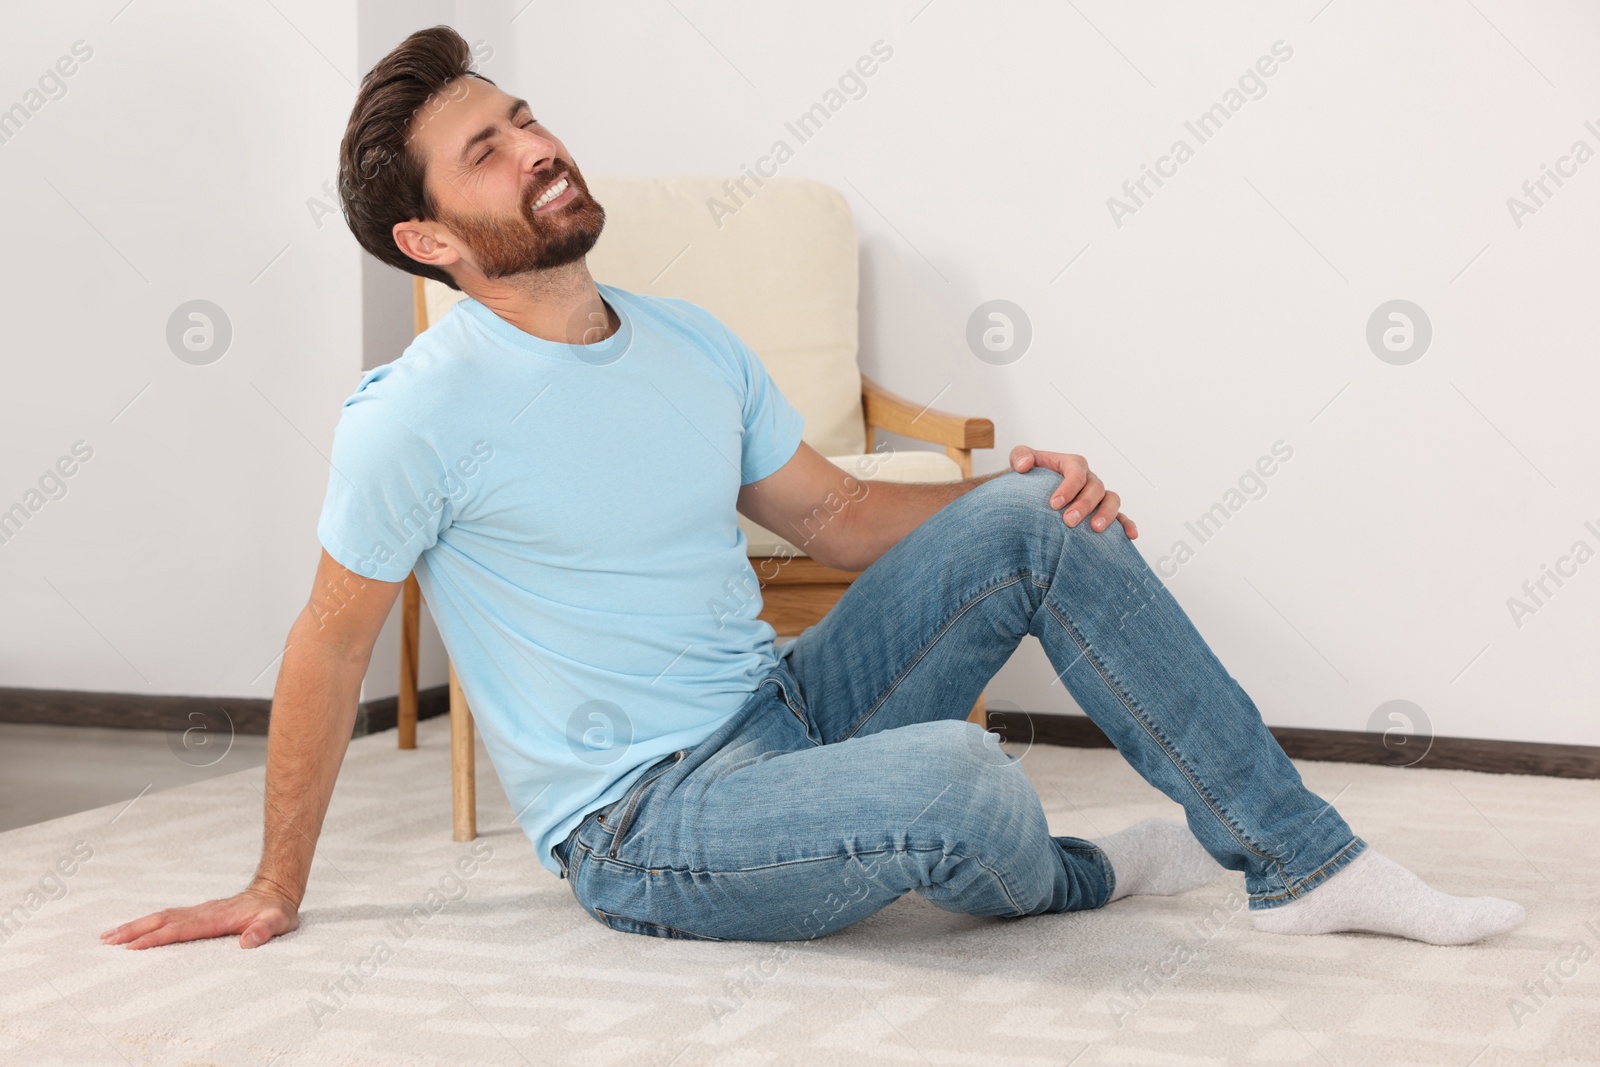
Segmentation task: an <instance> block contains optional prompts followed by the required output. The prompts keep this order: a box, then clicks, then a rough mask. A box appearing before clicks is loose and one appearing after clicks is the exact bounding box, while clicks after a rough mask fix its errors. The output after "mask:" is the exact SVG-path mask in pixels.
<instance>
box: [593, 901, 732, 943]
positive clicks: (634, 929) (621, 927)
mask: <svg viewBox="0 0 1600 1067" xmlns="http://www.w3.org/2000/svg"><path fill="white" fill-rule="evenodd" d="M594 914H595V917H596V918H598V919H599V920H600V921H601V922H603V923H605V924H606V925H607V926H609V927H610V928H611V929H613V930H615V931H617V932H618V933H622V934H643V935H644V936H646V937H671V938H677V939H678V940H681V941H725V940H727V939H726V938H722V937H711V936H710V935H708V934H691V933H690V932H689V931H687V930H679V929H678V928H677V927H675V926H663V925H661V924H660V923H647V922H643V921H641V920H639V919H629V918H627V917H625V916H622V915H613V914H611V913H610V912H609V911H601V910H600V909H599V908H596V909H594Z"/></svg>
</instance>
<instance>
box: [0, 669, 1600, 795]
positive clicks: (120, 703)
mask: <svg viewBox="0 0 1600 1067" xmlns="http://www.w3.org/2000/svg"><path fill="white" fill-rule="evenodd" d="M399 705H400V702H399V699H398V698H397V697H385V698H383V699H381V700H369V701H367V702H365V703H363V704H362V705H361V706H360V707H359V708H358V709H357V711H356V721H355V727H354V729H353V730H351V734H350V736H352V737H365V736H366V735H367V734H375V733H377V732H378V731H380V730H392V729H394V726H395V722H396V720H397V718H398V712H399ZM271 707H272V702H271V701H268V700H255V699H240V698H234V697H184V696H145V695H143V694H135V693H92V692H82V691H76V690H66V689H13V688H4V687H0V722H27V723H50V724H55V725H66V726H110V727H115V728H117V729H126V730H188V729H191V728H194V727H196V726H201V727H204V728H206V729H222V728H224V723H231V724H232V726H233V730H234V732H235V733H240V734H265V733H266V732H267V717H268V714H269V712H270V711H271ZM449 710H450V690H449V687H448V686H443V685H440V686H434V687H433V688H431V689H424V690H422V691H421V692H420V693H418V694H417V718H418V719H431V718H433V717H434V716H436V715H443V714H445V713H446V712H448V711H449ZM989 728H990V729H992V730H994V731H996V732H997V733H999V734H1000V736H1001V737H1003V738H1005V739H1006V740H1007V741H1019V742H1028V741H1030V740H1031V741H1033V742H1035V743H1038V744H1045V745H1066V746H1069V747H1072V748H1112V747H1115V746H1113V745H1112V744H1111V739H1110V738H1108V737H1106V735H1105V734H1104V733H1102V732H1101V731H1100V728H1099V727H1098V726H1096V725H1095V724H1094V723H1093V722H1091V721H1090V720H1089V718H1088V717H1087V716H1084V715H1057V714H1049V715H1029V714H1027V713H1025V712H1019V711H996V712H993V713H991V714H990V716H989ZM1271 729H1272V735H1273V736H1274V737H1276V738H1277V739H1278V744H1280V745H1282V746H1283V750H1284V751H1285V752H1287V753H1288V754H1289V755H1290V756H1292V757H1294V758H1295V759H1311V760H1332V761H1334V762H1337V763H1376V764H1383V765H1386V766H1391V767H1423V768H1428V769H1431V770H1463V771H1485V772H1487V773H1489V774H1541V775H1546V776H1549V777H1553V778H1600V747H1597V746H1591V745H1546V744H1539V743H1537V742H1531V741H1486V740H1482V739H1480V738H1471V737H1435V738H1432V739H1431V741H1430V740H1429V739H1427V738H1411V739H1409V740H1408V741H1407V742H1406V745H1405V747H1404V748H1403V749H1402V748H1400V747H1399V746H1396V747H1394V748H1387V747H1385V744H1384V737H1383V735H1381V734H1376V733H1363V732H1360V731H1356V730H1310V729H1305V728H1302V727H1286V726H1274V727H1272V728H1271ZM1413 746H1415V747H1413ZM1419 752H1420V753H1421V755H1420V756H1419V755H1418V753H1419Z"/></svg>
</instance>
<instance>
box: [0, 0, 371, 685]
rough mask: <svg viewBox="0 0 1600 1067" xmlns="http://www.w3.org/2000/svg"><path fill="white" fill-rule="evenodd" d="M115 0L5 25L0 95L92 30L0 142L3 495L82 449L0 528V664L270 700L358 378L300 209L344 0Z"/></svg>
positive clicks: (312, 230)
mask: <svg viewBox="0 0 1600 1067" xmlns="http://www.w3.org/2000/svg"><path fill="white" fill-rule="evenodd" d="M124 3H125V0H107V2H97V3H77V4H54V5H19V6H15V7H13V8H11V9H9V10H8V11H7V12H6V13H5V15H4V26H5V32H4V33H3V34H0V69H4V70H5V71H6V72H7V75H6V78H5V79H4V80H3V81H0V101H3V102H0V107H9V106H10V105H11V104H12V103H14V102H22V103H24V105H25V106H27V104H28V98H27V97H26V96H25V92H26V90H27V89H28V88H29V87H30V86H36V85H37V78H38V76H39V75H40V74H42V73H43V72H44V71H46V69H47V68H49V67H50V66H51V65H52V64H53V63H54V62H55V61H56V60H57V58H58V57H60V56H63V55H69V54H70V53H71V49H72V46H73V44H74V42H77V41H82V42H84V43H85V45H86V48H87V50H92V55H91V56H90V58H89V59H88V60H87V61H85V62H83V63H82V64H81V66H79V67H78V68H77V69H76V71H75V73H74V74H73V75H72V77H70V78H68V79H66V80H65V86H66V92H65V93H64V95H59V98H58V99H48V97H47V96H46V97H45V98H42V99H38V100H36V102H38V103H41V104H42V106H40V107H38V109H37V111H36V113H33V114H31V115H30V116H29V117H28V118H27V120H26V122H25V124H24V125H23V126H22V127H21V129H20V131H17V132H16V133H15V135H14V136H11V137H10V139H9V140H7V141H6V142H5V143H4V144H0V199H3V200H4V202H5V203H6V205H7V210H6V212H5V216H4V221H3V222H0V226H3V228H4V233H5V242H4V243H5V249H6V253H7V254H6V256H5V263H4V267H3V268H0V270H3V272H4V286H5V292H6V307H7V311H8V314H7V326H8V332H7V337H6V341H5V344H4V352H5V357H4V360H5V368H4V387H3V392H0V442H3V444H0V508H5V507H10V506H11V505H12V504H14V503H17V502H19V501H24V500H26V499H27V493H28V491H29V490H30V488H36V487H37V484H38V480H39V478H40V477H41V475H43V474H44V472H45V471H46V469H47V468H48V467H49V466H50V465H51V464H53V463H54V462H55V461H56V460H57V459H58V458H59V457H61V456H62V455H65V454H68V453H69V451H70V449H71V446H72V445H73V443H74V442H76V441H80V440H81V441H84V442H86V443H87V446H88V447H89V448H92V450H93V457H92V458H91V459H90V460H88V461H87V462H86V463H84V464H83V465H82V466H81V467H80V468H78V469H76V470H75V473H74V474H73V476H72V477H71V478H70V479H67V480H66V482H65V485H66V490H67V491H66V493H65V495H64V496H61V497H60V498H59V499H55V500H49V501H48V502H46V503H44V504H43V506H42V507H40V508H39V510H38V511H37V513H35V514H32V515H31V517H29V519H28V521H27V523H26V525H25V526H23V528H22V529H21V530H20V531H18V532H16V533H15V535H14V536H12V537H11V538H10V540H9V541H8V542H7V543H5V544H0V588H3V603H4V606H5V610H4V612H0V684H4V685H13V686H28V687H39V688H76V689H90V690H102V691H117V692H133V693H150V694H167V693H185V694H195V695H239V696H268V695H270V693H271V691H272V686H273V683H274V681H275V678H276V666H275V663H274V661H275V659H276V657H277V656H278V654H279V653H280V651H281V650H282V647H283V642H284V638H285V635H286V633H287V632H288V629H289V625H290V623H291V622H292V621H293V619H294V616H295V615H296V613H298V612H299V610H300V608H301V607H302V605H303V604H304V603H305V601H306V597H307V594H308V593H309V591H310V587H311V579H312V575H313V573H314V570H315V567H316V562H317V555H318V546H317V540H316V532H315V524H316V519H317V515H318V513H319V511H320V508H321V503H322V490H323V487H324V486H325V485H326V479H327V471H328V467H327V460H326V458H325V456H326V454H327V450H328V446H329V443H330V441H331V439H332V433H333V427H334V424H335V422H336V420H337V418H338V412H339V402H340V400H342V399H343V397H344V396H346V395H347V394H348V393H349V392H350V391H351V389H352V388H353V387H354V385H355V382H356V380H357V378H358V376H359V374H360V370H361V286H360V275H359V268H360V259H359V250H358V249H357V247H356V245H355V242H354V240H353V239H352V238H351V237H350V234H349V231H348V230H347V229H346V227H345V226H344V223H343V221H342V219H340V218H339V217H338V215H337V214H334V215H331V216H324V217H322V218H321V219H320V222H321V225H320V226H319V225H318V222H319V219H318V217H317V216H316V214H315V213H314V212H313V211H312V210H310V209H309V208H308V201H310V200H313V199H321V198H323V196H324V194H323V190H322V187H323V183H324V182H330V183H331V180H332V179H333V178H334V174H335V169H336V164H337V147H338V142H339V137H340V135H341V134H342V133H343V130H344V124H345V120H346V117H347V115H348V112H349V106H350V101H351V100H352V98H353V95H354V83H355V81H356V79H357V78H358V76H359V72H358V71H357V69H356V66H357V64H356V19H355V8H354V5H353V4H341V5H327V4H319V3H314V2H312V0H275V4H276V8H275V7H274V6H273V5H268V4H227V5H217V4H204V3H199V2H192V0H191V2H187V3H181V2H173V0H163V2H162V3H149V2H144V3H136V4H134V5H132V6H129V7H126V8H124V6H123V5H124ZM47 88H52V89H53V88H54V86H53V85H51V86H47ZM330 187H331V186H330ZM197 298H198V299H205V300H209V301H211V302H213V303H214V304H216V305H217V306H219V307H220V308H221V309H222V311H223V314H224V315H225V316H226V318H227V320H228V322H229V323H230V324H231V329H232V340H231V342H230V344H229V346H228V348H227V350H226V352H225V353H223V354H222V356H221V358H219V359H216V360H215V361H214V362H210V363H208V364H205V365H194V364H190V363H186V362H183V361H181V360H180V359H178V358H177V357H176V356H175V355H174V353H173V351H171V350H170V349H169V346H168V341H167V323H168V318H169V316H170V315H171V314H172V312H173V311H174V309H175V308H177V307H178V306H179V305H180V304H182V303H184V302H186V301H189V300H193V299H197ZM36 499H37V498H36ZM391 692H392V688H391Z"/></svg>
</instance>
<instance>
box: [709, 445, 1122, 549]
mask: <svg viewBox="0 0 1600 1067" xmlns="http://www.w3.org/2000/svg"><path fill="white" fill-rule="evenodd" d="M1036 466H1038V467H1044V468H1047V469H1049V470H1053V471H1056V472H1057V473H1059V474H1060V475H1061V476H1062V477H1061V485H1060V487H1059V488H1058V489H1057V490H1056V492H1055V494H1054V496H1052V498H1051V501H1050V505H1051V507H1053V508H1063V509H1065V510H1064V512H1063V515H1062V519H1063V521H1064V522H1065V523H1066V524H1067V525H1068V526H1077V524H1078V523H1079V522H1082V521H1083V519H1084V518H1085V517H1086V516H1087V517H1088V518H1089V526H1090V529H1093V530H1095V531H1103V530H1105V529H1106V528H1107V527H1109V526H1110V525H1111V523H1112V522H1114V521H1120V522H1121V523H1122V525H1123V529H1124V531H1125V532H1126V533H1127V535H1128V537H1129V538H1130V539H1132V538H1135V537H1138V536H1139V531H1138V527H1137V526H1135V525H1134V523H1133V520H1132V519H1130V518H1128V517H1127V516H1126V515H1124V514H1122V512H1120V511H1118V510H1117V508H1118V506H1119V505H1120V504H1121V503H1122V498H1121V497H1120V496H1118V495H1117V494H1116V493H1113V492H1110V491H1109V490H1107V489H1106V487H1105V483H1104V482H1102V481H1101V480H1100V478H1099V476H1098V475H1096V474H1095V473H1094V472H1093V471H1091V470H1090V469H1089V465H1088V462H1087V461H1086V460H1085V459H1084V458H1083V457H1082V456H1078V455H1070V454H1064V453H1060V452H1045V451H1042V450H1038V449H1033V448H1029V447H1028V446H1027V445H1018V446H1017V447H1015V448H1013V449H1012V450H1011V466H1010V468H1009V469H1008V470H1003V471H996V472H994V473H993V474H985V475H981V476H979V477H977V478H967V479H965V480H963V481H959V482H933V483H926V482H878V481H867V480H862V479H859V478H855V477H853V476H852V475H850V474H849V473H847V472H846V471H844V470H841V469H840V468H839V467H837V466H835V465H834V464H832V463H830V462H828V460H827V458H826V457H824V456H823V455H822V454H821V453H819V452H817V451H816V450H815V449H813V448H812V447H811V446H810V445H808V444H805V443H803V442H802V443H801V445H800V447H799V449H798V450H797V451H796V452H795V454H794V457H793V458H792V459H790V460H789V462H788V463H786V464H784V465H783V466H782V467H780V468H779V469H778V470H777V471H775V472H774V473H773V474H771V475H769V476H768V477H766V478H763V479H762V480H761V481H759V482H751V483H750V484H749V485H746V486H745V487H744V488H742V489H741V490H740V491H739V505H738V507H739V511H741V512H742V513H744V514H745V515H748V516H749V517H750V518H751V519H753V520H755V521H756V522H758V523H760V524H761V525H762V526H765V527H766V528H767V529H769V530H771V531H773V532H774V533H777V534H779V535H780V536H783V537H786V538H788V539H789V540H790V541H792V542H794V543H795V544H796V545H798V546H799V547H800V548H802V549H803V550H805V552H806V554H807V555H809V556H810V557H811V558H812V559H814V560H816V561H817V562H818V563H821V564H824V565H826V566H829V567H837V568H839V569H840V570H846V571H863V570H866V569H867V567H869V566H871V565H872V563H873V562H874V561H875V560H877V558H878V557H879V556H881V555H883V554H884V553H885V552H887V551H889V549H891V548H893V547H894V546H895V545H896V544H898V543H899V541H900V539H901V538H902V537H904V536H905V535H906V534H908V533H910V532H911V531H912V530H914V529H916V528H917V527H918V526H920V525H922V523H923V522H924V521H925V520H926V519H927V518H928V517H929V516H931V515H933V514H934V513H935V512H937V511H938V510H939V509H940V508H942V507H944V506H945V505H946V504H948V503H950V502H951V501H952V500H954V499H956V498H957V497H959V496H961V495H962V494H963V493H966V492H969V491H970V490H972V489H974V488H976V487H977V486H979V485H982V484H983V483H984V482H987V481H989V480H990V479H992V478H998V477H1000V475H1002V474H1007V473H1010V471H1013V470H1014V471H1019V472H1025V471H1028V470H1032V469H1033V468H1034V467H1036Z"/></svg>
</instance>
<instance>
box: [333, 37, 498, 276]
mask: <svg viewBox="0 0 1600 1067" xmlns="http://www.w3.org/2000/svg"><path fill="white" fill-rule="evenodd" d="M471 67H472V50H471V48H469V47H468V45H467V42H466V40H465V39H464V38H463V37H462V36H461V35H460V34H459V33H457V32H456V31H455V30H453V29H451V28H450V27H449V26H434V27H432V28H430V29H426V30H418V31H417V32H416V33H413V34H412V35H411V36H410V37H407V38H406V39H405V40H404V41H401V42H400V43H399V44H398V45H397V46H396V47H395V49H394V51H392V52H390V53H389V54H388V55H386V56H384V57H383V58H382V59H380V60H379V61H378V62H377V64H376V65H375V66H374V67H373V68H372V69H371V70H369V71H367V74H366V77H364V78H362V79H361V89H360V91H359V92H357V93H356V102H355V107H353V108H351V110H350V123H349V125H348V126H346V127H345V131H344V140H343V141H341V142H340V143H339V201H340V204H341V206H342V207H343V208H344V220H345V222H346V223H348V224H349V226H350V232H351V233H353V234H355V236H356V240H357V241H358V242H359V243H360V244H361V247H362V248H365V249H366V250H367V251H368V252H370V253H372V254H373V255H374V256H375V257H377V258H378V259H379V260H381V261H383V262H384V263H387V264H389V266H391V267H396V268H398V269H400V270H403V271H405V272H407V273H408V274H420V275H422V276H423V277H424V278H433V279H435V280H437V281H441V282H444V283H445V284H446V285H448V286H449V287H450V288H452V289H457V290H459V289H460V288H461V287H460V286H459V285H457V284H456V283H455V280H454V279H453V278H451V277H450V274H449V272H448V271H446V270H444V269H443V268H442V267H434V266H429V265H428V264H425V263H418V262H417V261H416V260H414V259H412V258H411V257H410V256H408V255H406V254H405V253H404V252H402V251H400V248H399V246H398V245H396V244H395V242H394V227H395V224H396V223H398V222H406V221H408V220H410V219H433V218H436V217H437V207H436V205H435V204H434V202H433V198H432V197H431V196H429V195H428V191H427V189H426V188H425V187H424V185H423V160H422V159H420V158H418V156H417V155H416V153H415V152H414V151H413V149H412V144H411V142H412V139H413V138H414V137H415V135H416V131H415V129H414V128H413V127H414V126H415V125H416V120H417V119H418V118H419V117H420V118H421V119H422V121H424V122H426V121H427V118H428V117H429V116H427V115H422V111H423V108H424V106H426V105H427V104H428V101H429V100H432V99H433V98H434V97H435V96H437V95H438V94H439V93H440V92H442V91H444V89H445V87H446V86H447V85H449V84H450V83H452V82H454V81H456V80H457V79H460V78H478V79H480V80H482V81H486V82H489V84H490V85H493V84H494V82H492V81H490V80H489V79H488V78H485V77H484V76H483V75H481V74H479V73H477V72H476V71H474V70H472V69H471ZM447 95H453V94H447ZM439 106H443V102H440V103H439V104H437V105H436V106H435V107H434V108H433V109H432V110H435V111H436V110H438V107H439ZM430 115H431V112H430Z"/></svg>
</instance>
